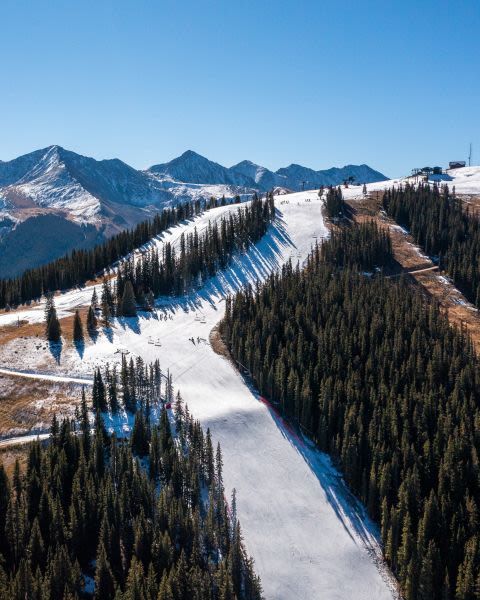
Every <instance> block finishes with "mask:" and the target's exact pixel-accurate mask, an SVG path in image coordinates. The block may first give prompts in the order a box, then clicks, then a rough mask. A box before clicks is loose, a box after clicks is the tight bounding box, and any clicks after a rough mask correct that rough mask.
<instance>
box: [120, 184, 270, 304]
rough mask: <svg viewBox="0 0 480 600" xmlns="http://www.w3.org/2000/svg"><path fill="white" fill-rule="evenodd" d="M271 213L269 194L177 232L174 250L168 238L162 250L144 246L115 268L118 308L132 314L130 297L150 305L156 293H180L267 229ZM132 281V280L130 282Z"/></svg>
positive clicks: (191, 287) (200, 281)
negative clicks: (204, 225) (141, 251)
mask: <svg viewBox="0 0 480 600" xmlns="http://www.w3.org/2000/svg"><path fill="white" fill-rule="evenodd" d="M274 216H275V205H274V201H273V195H272V194H269V195H268V196H267V198H265V199H264V200H261V199H259V198H257V197H255V198H254V199H253V200H252V202H251V203H250V205H246V206H245V207H243V208H239V209H238V210H237V212H236V213H233V212H231V213H229V214H228V215H226V216H224V217H222V218H221V219H220V220H219V221H218V222H217V221H215V222H213V223H212V222H209V223H208V226H207V228H206V229H205V230H204V231H203V232H201V233H199V232H198V231H197V229H196V228H195V229H194V231H193V232H192V233H189V234H187V235H185V234H184V233H182V235H181V237H180V247H179V248H178V250H176V249H175V248H174V247H172V245H171V244H170V243H166V244H164V246H163V249H162V254H161V255H159V253H158V251H157V250H155V249H151V250H148V251H147V252H145V253H144V254H143V256H142V257H141V259H137V260H135V261H133V260H130V261H124V262H123V263H122V265H121V266H120V268H119V269H118V274H117V279H116V286H115V296H116V314H117V315H125V316H132V315H133V313H134V300H135V299H136V301H137V302H138V303H139V304H140V305H145V304H147V305H149V304H151V300H152V298H153V297H155V296H158V295H170V294H173V295H181V294H184V293H185V292H188V291H189V290H191V289H193V288H196V287H200V286H201V285H202V283H203V282H204V281H205V280H206V279H208V278H209V277H212V276H213V275H215V273H217V271H218V270H221V269H224V268H225V267H227V265H228V264H229V262H230V260H231V258H232V256H233V254H234V253H236V252H245V251H246V250H247V249H248V248H249V247H250V246H251V245H252V244H255V243H256V242H258V241H259V240H260V239H261V238H262V237H263V236H264V235H265V233H266V231H267V229H268V226H269V224H270V223H271V221H272V220H273V219H274ZM129 284H131V285H129Z"/></svg>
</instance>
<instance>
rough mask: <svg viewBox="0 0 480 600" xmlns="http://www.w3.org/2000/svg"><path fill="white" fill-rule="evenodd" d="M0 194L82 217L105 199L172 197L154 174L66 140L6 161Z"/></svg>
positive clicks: (132, 201) (0, 167)
mask: <svg viewBox="0 0 480 600" xmlns="http://www.w3.org/2000/svg"><path fill="white" fill-rule="evenodd" d="M0 194H1V195H2V196H3V197H4V198H5V199H6V201H7V203H9V204H10V205H11V207H12V208H27V207H40V208H50V209H63V210H67V211H68V212H69V213H70V215H71V216H73V217H76V218H77V220H81V221H92V219H93V218H94V217H95V216H96V215H98V214H99V213H101V210H102V202H107V203H116V204H125V205H133V206H141V207H145V206H148V205H153V204H158V203H161V202H162V201H163V202H167V201H168V200H170V197H169V195H168V194H167V193H165V190H163V188H162V187H161V186H160V185H159V184H158V182H157V181H156V180H155V179H154V178H152V177H149V176H148V174H146V173H144V172H141V171H137V170H136V169H133V168H132V167H130V166H129V165H127V164H126V163H124V162H122V161H120V160H118V159H113V160H101V161H97V160H95V159H93V158H89V157H86V156H81V155H79V154H76V153H74V152H70V151H68V150H65V149H64V148H61V147H60V146H50V147H48V148H44V149H43V150H37V151H35V152H32V153H30V154H26V155H24V156H20V157H19V158H16V159H14V160H12V161H9V162H5V163H2V164H0Z"/></svg>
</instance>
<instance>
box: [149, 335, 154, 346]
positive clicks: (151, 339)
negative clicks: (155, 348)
mask: <svg viewBox="0 0 480 600" xmlns="http://www.w3.org/2000/svg"><path fill="white" fill-rule="evenodd" d="M148 343H149V344H154V343H155V342H154V341H153V338H152V336H150V337H149V338H148Z"/></svg>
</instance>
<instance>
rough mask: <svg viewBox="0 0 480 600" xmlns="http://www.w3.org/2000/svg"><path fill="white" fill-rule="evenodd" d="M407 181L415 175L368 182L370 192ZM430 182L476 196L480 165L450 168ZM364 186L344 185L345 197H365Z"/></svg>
mask: <svg viewBox="0 0 480 600" xmlns="http://www.w3.org/2000/svg"><path fill="white" fill-rule="evenodd" d="M407 182H410V183H414V182H415V179H414V178H413V177H399V178H397V179H388V180H386V181H377V182H375V183H367V191H368V193H371V192H375V191H381V190H387V189H389V188H391V187H393V186H395V187H398V186H400V185H405V184H406V183H407ZM429 182H430V183H431V184H433V183H434V182H436V183H437V184H438V185H448V187H449V188H450V190H452V189H453V186H455V192H456V193H457V195H461V196H476V195H478V194H480V166H478V167H463V168H460V169H449V170H448V171H446V172H445V173H444V174H443V175H439V176H436V175H431V176H430V178H429ZM362 188H363V186H361V185H360V186H358V185H357V186H349V187H348V188H344V187H342V194H343V197H344V198H346V199H352V200H354V199H360V198H363V193H362Z"/></svg>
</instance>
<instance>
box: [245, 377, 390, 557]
mask: <svg viewBox="0 0 480 600" xmlns="http://www.w3.org/2000/svg"><path fill="white" fill-rule="evenodd" d="M237 371H238V370H237ZM238 372H239V371H238ZM240 375H241V377H242V379H243V380H244V383H245V385H246V386H247V387H248V388H249V390H250V392H251V393H252V395H253V396H255V398H256V399H257V400H258V401H259V402H261V403H262V404H264V405H265V406H266V407H267V410H268V412H269V414H270V416H271V418H272V420H273V421H274V423H275V425H276V426H277V428H278V429H279V431H280V432H281V434H282V436H283V437H284V438H285V439H286V440H288V442H289V443H290V444H291V445H292V446H293V447H294V448H295V449H296V450H297V452H298V453H299V454H300V455H301V456H302V458H303V459H304V461H305V462H306V463H307V464H308V466H309V467H310V470H311V472H312V473H313V474H314V475H315V476H316V478H317V480H318V483H319V484H320V487H321V488H322V490H323V491H324V493H325V496H326V499H327V501H328V503H329V505H330V506H331V507H332V509H333V511H334V512H335V515H336V516H337V518H338V520H339V521H340V523H341V524H342V526H343V528H344V530H345V532H346V533H347V534H348V536H349V537H350V538H351V539H352V541H353V542H354V543H355V544H357V545H358V542H359V541H360V542H361V544H362V546H363V547H365V548H366V549H367V551H368V552H369V553H371V554H373V555H375V554H376V549H375V547H374V546H375V545H376V546H377V547H381V542H380V534H379V531H378V527H377V526H376V525H375V524H374V523H373V521H372V520H371V519H370V517H369V516H368V514H367V510H366V508H365V506H364V505H363V504H362V503H361V502H360V500H358V498H356V497H355V496H354V494H353V493H352V492H351V491H350V489H349V488H348V486H347V484H346V483H345V481H344V479H343V476H342V474H341V473H340V472H339V471H338V470H337V469H336V467H335V466H334V464H333V463H332V459H331V458H330V456H329V455H328V454H326V453H325V452H322V451H320V450H319V449H318V448H317V447H316V446H315V444H314V442H313V441H312V440H310V439H309V438H308V437H307V436H305V435H304V434H303V433H302V432H301V431H299V430H298V428H297V427H296V426H295V425H293V424H291V423H289V422H288V421H287V420H286V419H284V418H283V417H282V416H281V415H280V413H279V411H278V410H277V408H276V407H275V406H274V405H273V404H272V403H270V402H269V401H267V400H266V399H264V398H262V397H261V396H260V395H259V393H258V391H257V390H256V388H255V386H254V384H253V382H252V380H251V378H250V376H249V375H248V374H246V373H240ZM352 533H354V534H355V535H352Z"/></svg>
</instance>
